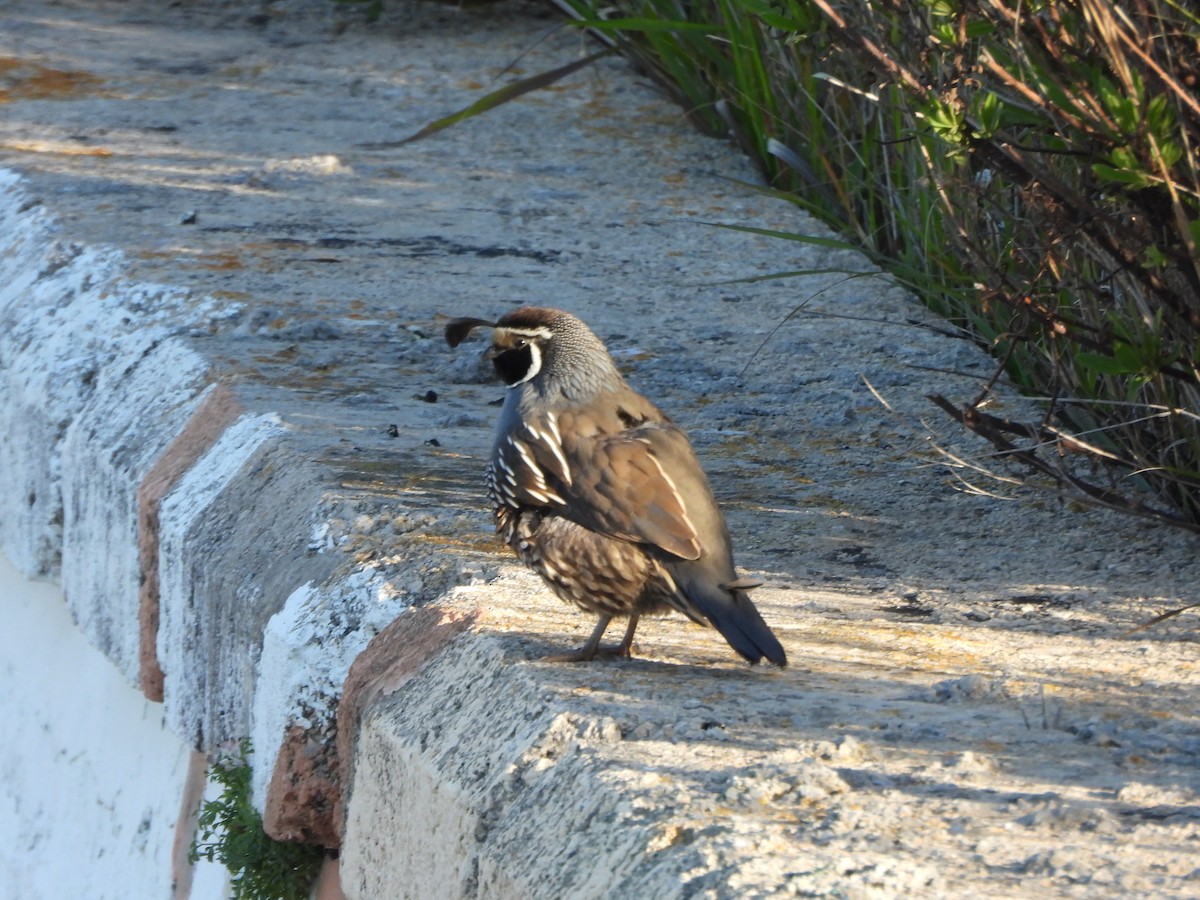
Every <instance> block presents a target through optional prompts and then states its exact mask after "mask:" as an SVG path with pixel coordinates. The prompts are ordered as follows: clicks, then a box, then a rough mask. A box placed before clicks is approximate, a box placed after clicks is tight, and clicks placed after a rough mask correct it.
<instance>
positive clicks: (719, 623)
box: [689, 586, 787, 666]
mask: <svg viewBox="0 0 1200 900" xmlns="http://www.w3.org/2000/svg"><path fill="white" fill-rule="evenodd" d="M689 599H690V600H691V601H692V604H693V605H694V606H695V607H696V609H698V610H700V612H702V613H704V615H705V616H706V617H707V618H708V620H709V621H710V622H712V624H713V627H714V628H716V629H717V631H719V632H721V636H722V637H724V638H725V640H726V641H728V642H729V646H730V647H732V648H733V649H734V650H736V651H737V652H738V653H740V654H741V655H742V656H744V657H745V658H746V659H747V660H748V661H749V662H750V663H752V664H753V663H757V662H759V661H760V660H761V659H762V658H763V657H764V656H765V657H766V658H767V659H768V660H770V661H771V662H773V663H774V664H775V665H777V666H786V665H787V653H785V652H784V649H783V645H782V644H780V643H779V639H778V638H777V637H775V634H774V633H773V632H772V631H771V629H770V627H769V626H768V625H767V623H766V622H764V621H763V617H762V616H761V615H759V612H758V609H757V608H756V607H755V606H754V603H753V601H751V599H750V596H749V595H748V594H747V593H746V592H745V591H739V590H732V591H730V590H726V589H724V588H721V587H715V586H714V587H712V588H711V589H709V590H707V591H693V593H692V595H691V597H690V598H689Z"/></svg>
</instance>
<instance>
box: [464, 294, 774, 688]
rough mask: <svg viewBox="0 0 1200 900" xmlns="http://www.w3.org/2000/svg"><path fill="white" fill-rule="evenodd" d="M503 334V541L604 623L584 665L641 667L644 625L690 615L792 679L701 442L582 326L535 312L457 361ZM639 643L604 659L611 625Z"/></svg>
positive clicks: (499, 456) (499, 454)
mask: <svg viewBox="0 0 1200 900" xmlns="http://www.w3.org/2000/svg"><path fill="white" fill-rule="evenodd" d="M475 328H490V329H491V330H492V346H491V348H490V349H489V350H488V351H487V354H486V355H487V357H488V358H489V359H490V360H491V361H492V364H493V365H494V366H495V369H496V373H497V374H498V375H499V376H500V378H501V380H503V381H504V383H505V384H507V385H508V390H507V392H506V396H505V399H504V405H503V407H502V408H501V411H500V421H499V423H498V424H497V427H496V440H495V444H494V446H493V447H492V455H491V461H490V463H489V464H488V467H487V491H488V496H489V498H490V500H491V502H492V507H493V511H494V515H495V519H496V531H497V533H498V534H499V535H500V536H501V538H502V539H503V540H504V542H505V543H506V544H508V545H509V546H510V547H512V549H513V550H514V551H515V552H516V554H517V556H518V557H520V559H521V561H522V562H523V563H524V564H525V565H527V566H529V567H530V568H531V569H533V570H534V571H535V572H537V573H538V574H539V575H540V576H541V577H542V578H543V579H544V580H545V582H546V584H548V585H549V586H550V588H551V590H553V591H554V593H556V594H557V595H558V596H559V597H561V598H562V599H563V600H566V601H568V602H570V603H574V604H576V605H577V606H579V607H581V608H582V609H584V610H586V611H589V612H592V613H595V614H596V615H597V616H599V621H598V622H597V624H596V628H595V630H594V631H593V632H592V636H591V637H590V638H589V639H588V641H587V643H585V644H584V645H583V646H582V647H581V648H580V649H579V650H578V651H576V652H574V653H571V654H568V655H565V656H563V657H558V658H560V659H567V660H575V661H578V660H590V659H594V658H596V657H597V656H629V654H630V648H631V646H632V643H633V634H634V631H635V630H636V628H637V624H638V619H639V618H640V617H641V616H644V615H650V614H654V613H661V612H667V611H669V610H671V609H675V610H678V611H679V612H681V613H683V614H684V615H685V616H687V617H688V618H689V619H691V620H692V621H694V622H698V623H700V624H701V625H712V626H713V627H715V628H716V629H717V631H719V632H720V633H721V634H722V635H723V636H724V637H725V640H726V641H728V642H729V645H730V646H731V647H733V649H734V650H736V651H737V652H738V653H740V654H741V655H742V656H743V657H745V658H746V659H747V660H749V661H750V662H751V663H757V662H758V661H759V660H761V659H763V658H764V657H765V658H766V659H768V660H770V661H771V662H773V663H775V664H776V665H778V666H784V665H787V655H786V654H785V653H784V650H783V647H782V646H781V645H780V643H779V641H778V639H776V637H775V635H774V634H773V633H772V632H771V629H770V628H769V627H767V624H766V623H765V622H764V621H763V619H762V616H761V615H759V612H758V610H757V609H756V608H755V606H754V604H753V603H752V602H751V601H750V597H749V595H748V594H747V593H746V592H747V590H749V589H750V588H752V587H754V586H755V585H754V583H753V582H748V581H746V580H744V579H739V578H738V576H737V573H736V572H735V571H734V566H733V551H732V549H731V548H730V544H729V532H728V531H727V529H726V527H725V520H724V518H723V517H722V515H721V512H720V510H719V509H717V503H716V500H715V499H714V498H713V494H712V489H711V488H710V487H709V484H708V479H707V478H706V477H705V475H704V471H703V470H702V469H701V468H700V463H699V462H698V461H697V459H696V455H695V453H694V452H693V451H692V446H691V444H690V443H689V442H688V439H687V435H685V434H684V433H683V430H682V429H680V428H679V426H678V425H676V424H675V423H674V422H672V421H671V420H670V419H669V418H667V416H666V415H664V414H663V413H662V412H661V411H659V409H658V407H656V406H655V405H654V404H653V403H651V402H650V401H649V400H647V399H646V398H645V397H643V396H641V395H640V394H638V393H637V392H635V391H634V390H633V389H632V388H630V387H629V385H628V384H626V383H625V379H624V378H622V377H621V374H620V373H619V372H618V371H617V367H616V365H615V364H614V363H613V360H612V357H611V356H610V355H609V353H608V349H607V348H606V347H605V346H604V344H603V343H602V342H601V341H600V339H599V338H597V337H596V335H595V334H593V333H592V331H591V329H589V328H588V327H587V325H585V324H584V323H583V322H582V321H580V320H579V319H577V318H576V317H575V316H573V315H571V314H570V313H566V312H562V311H561V310H557V309H543V308H539V307H525V308H522V309H518V310H515V311H513V312H510V313H508V314H507V315H505V316H503V317H502V318H501V319H500V320H499V321H496V322H488V321H486V320H484V319H474V318H464V319H455V320H453V321H451V322H450V323H449V324H448V325H447V326H446V341H447V343H449V344H450V346H451V347H457V346H458V345H459V344H460V343H461V342H462V341H463V340H464V339H465V338H466V337H467V335H468V334H470V333H471V331H472V330H474V329H475ZM622 617H627V618H628V620H629V624H628V626H627V628H626V630H625V637H624V639H623V640H622V641H621V643H620V644H619V645H617V646H616V647H601V644H600V640H601V638H602V637H603V635H604V631H605V629H606V628H607V627H608V624H609V622H611V621H612V619H614V618H622Z"/></svg>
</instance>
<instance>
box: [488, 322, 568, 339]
mask: <svg viewBox="0 0 1200 900" xmlns="http://www.w3.org/2000/svg"><path fill="white" fill-rule="evenodd" d="M496 331H498V332H503V333H504V334H515V335H516V336H517V337H523V338H529V339H530V340H533V339H534V338H537V339H539V340H543V341H548V340H550V338H552V337H554V332H553V331H551V330H550V329H549V328H542V327H540V326H539V327H538V328H510V327H508V326H507V325H505V326H502V327H500V328H497V329H496Z"/></svg>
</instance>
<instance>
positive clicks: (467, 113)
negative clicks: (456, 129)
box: [396, 47, 617, 146]
mask: <svg viewBox="0 0 1200 900" xmlns="http://www.w3.org/2000/svg"><path fill="white" fill-rule="evenodd" d="M616 52H617V50H616V48H615V47H606V48H605V49H603V50H598V51H596V52H595V53H592V54H590V55H588V56H585V57H584V58H583V59H577V60H574V61H573V62H569V63H567V64H566V65H565V66H559V67H558V68H556V69H551V70H550V71H548V72H541V73H539V74H537V75H531V76H530V77H529V78H522V79H521V80H520V81H515V82H513V83H512V84H506V85H505V86H504V87H502V88H500V89H499V90H498V91H492V92H491V93H490V94H487V95H486V96H483V97H480V98H479V99H478V100H476V101H475V102H474V103H472V104H471V105H470V106H467V107H464V108H463V109H460V110H459V111H458V112H456V113H451V114H450V115H448V116H446V117H444V118H441V119H438V120H437V121H435V122H430V123H429V124H428V125H426V126H425V127H424V128H422V129H421V130H420V131H418V132H417V133H416V134H413V135H409V136H408V137H406V138H404V140H402V141H399V142H398V143H397V144H396V146H402V145H404V144H411V143H412V142H413V141H420V140H423V139H425V138H427V137H429V136H430V135H433V134H437V133H438V132H439V131H444V130H445V129H447V128H449V127H450V126H451V125H457V124H458V123H459V122H462V121H463V120H465V119H470V118H473V117H475V116H478V115H480V114H481V113H485V112H487V111H488V110H491V109H495V108H496V107H497V106H500V105H502V104H504V103H507V102H509V101H510V100H515V99H516V98H517V97H520V96H521V95H522V94H528V93H529V92H530V91H536V90H538V89H539V88H544V87H548V86H550V85H552V84H554V82H556V81H559V80H561V79H563V78H566V77H567V76H568V75H570V74H572V73H573V72H578V71H579V70H580V69H582V68H584V67H585V66H589V65H591V64H592V63H594V62H595V61H596V60H598V59H601V58H602V57H605V56H609V55H611V54H613V53H616Z"/></svg>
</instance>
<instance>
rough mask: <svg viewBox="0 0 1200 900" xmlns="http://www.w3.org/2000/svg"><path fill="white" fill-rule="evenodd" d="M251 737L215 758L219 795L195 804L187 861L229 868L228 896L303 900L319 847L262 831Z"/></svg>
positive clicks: (318, 863)
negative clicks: (253, 788) (253, 789)
mask: <svg viewBox="0 0 1200 900" xmlns="http://www.w3.org/2000/svg"><path fill="white" fill-rule="evenodd" d="M249 755H250V741H249V740H248V739H246V740H243V741H242V742H241V743H240V744H239V745H238V749H237V751H236V752H235V753H231V754H228V755H226V756H223V757H220V758H218V759H217V760H216V761H215V762H213V764H212V767H211V768H210V769H209V778H210V779H212V780H213V781H215V782H216V783H217V784H219V785H220V786H221V795H220V796H219V797H217V799H215V800H208V801H206V802H205V803H204V804H202V805H201V807H200V817H199V820H198V822H197V828H196V838H195V840H194V841H193V842H192V849H191V851H190V852H189V854H188V859H189V860H191V862H193V863H195V862H197V861H198V860H201V859H206V860H208V861H209V862H218V863H220V864H221V865H223V866H224V867H225V868H227V869H228V870H229V873H230V876H231V877H230V887H231V888H232V890H233V900H306V898H307V897H308V896H309V893H310V892H311V890H312V885H313V882H314V881H315V880H316V878H317V874H318V872H319V871H320V868H321V862H322V860H323V859H324V855H325V853H324V850H322V848H320V847H315V846H313V845H311V844H292V843H287V842H284V841H277V840H275V839H273V838H272V837H270V836H269V835H268V834H267V833H266V832H265V831H264V830H263V822H262V816H260V815H259V814H258V810H256V809H255V808H254V805H253V804H252V803H251V802H250V764H249V762H248V761H247V760H248V758H249Z"/></svg>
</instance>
